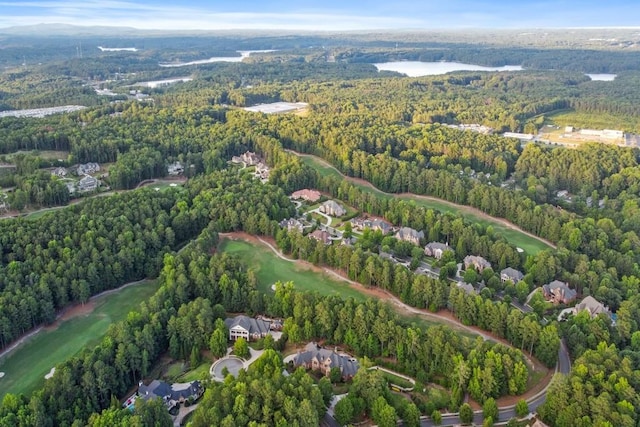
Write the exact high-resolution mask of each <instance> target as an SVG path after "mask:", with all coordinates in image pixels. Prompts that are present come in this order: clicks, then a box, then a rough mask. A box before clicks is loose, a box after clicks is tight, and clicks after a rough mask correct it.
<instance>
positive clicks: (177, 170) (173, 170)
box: [167, 162, 184, 176]
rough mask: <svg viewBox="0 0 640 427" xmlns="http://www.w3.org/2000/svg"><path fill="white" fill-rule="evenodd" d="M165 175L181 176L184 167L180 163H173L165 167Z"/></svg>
mask: <svg viewBox="0 0 640 427" xmlns="http://www.w3.org/2000/svg"><path fill="white" fill-rule="evenodd" d="M167 173H168V174H169V175H172V176H175V175H182V174H183V173H184V166H182V164H181V163H180V162H173V163H171V164H170V165H169V166H167Z"/></svg>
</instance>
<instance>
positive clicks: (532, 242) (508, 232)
mask: <svg viewBox="0 0 640 427" xmlns="http://www.w3.org/2000/svg"><path fill="white" fill-rule="evenodd" d="M301 159H302V161H303V162H305V163H306V164H308V165H310V166H312V167H313V168H314V169H316V170H317V171H318V172H319V173H320V174H321V175H323V176H326V175H332V176H335V177H338V178H341V175H340V174H339V173H338V172H337V171H336V170H335V169H333V168H330V167H328V166H325V165H324V164H322V163H321V162H320V161H318V159H316V158H313V157H309V156H302V157H301ZM351 183H352V184H353V185H355V186H356V187H358V188H360V189H361V190H363V191H366V192H369V193H373V194H375V195H376V196H378V197H383V198H387V199H389V198H391V197H396V198H401V199H403V200H410V201H413V202H415V204H416V205H418V206H423V207H425V208H428V209H434V210H438V211H441V212H450V213H453V214H458V213H460V214H461V215H462V217H463V218H464V219H465V220H467V221H469V222H476V223H479V224H483V225H484V226H489V225H491V226H492V227H493V230H494V232H495V233H496V234H500V235H502V236H503V237H504V238H505V239H507V241H508V242H509V243H511V244H513V245H515V246H516V247H519V248H522V249H524V251H525V252H526V253H527V254H528V255H535V254H537V253H538V252H540V251H543V250H545V249H549V246H548V245H546V244H545V243H543V242H541V241H539V240H538V239H534V238H533V237H530V236H527V235H526V234H524V233H521V232H519V231H517V230H513V229H511V228H508V227H506V226H504V225H502V224H501V223H500V222H498V221H491V220H489V219H486V218H484V217H479V216H477V215H475V214H474V213H473V212H465V211H460V210H459V209H458V208H457V207H455V206H452V205H450V204H448V203H445V202H440V201H438V200H425V199H422V198H419V197H412V196H407V195H403V196H399V195H390V194H385V193H383V192H382V191H380V190H377V189H374V188H371V187H369V186H366V185H363V184H360V183H357V182H353V181H352V182H351Z"/></svg>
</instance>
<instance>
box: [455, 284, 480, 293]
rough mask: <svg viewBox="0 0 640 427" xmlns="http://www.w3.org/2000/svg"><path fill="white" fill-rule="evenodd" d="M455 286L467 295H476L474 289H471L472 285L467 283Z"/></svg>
mask: <svg viewBox="0 0 640 427" xmlns="http://www.w3.org/2000/svg"><path fill="white" fill-rule="evenodd" d="M456 286H457V287H458V288H460V289H462V290H463V291H465V292H466V293H467V294H469V295H472V294H475V293H476V288H474V287H473V285H472V284H470V283H467V282H458V283H456Z"/></svg>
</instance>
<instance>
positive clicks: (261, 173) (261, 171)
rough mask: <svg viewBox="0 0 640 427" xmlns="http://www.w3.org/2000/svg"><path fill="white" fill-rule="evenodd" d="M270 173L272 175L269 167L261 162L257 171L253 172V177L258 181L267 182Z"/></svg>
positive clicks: (257, 166)
mask: <svg viewBox="0 0 640 427" xmlns="http://www.w3.org/2000/svg"><path fill="white" fill-rule="evenodd" d="M269 173H270V169H269V166H267V165H265V164H264V163H262V162H259V163H258V164H257V165H256V170H255V171H254V172H253V175H254V176H255V177H256V178H258V179H261V180H263V181H266V180H268V179H269Z"/></svg>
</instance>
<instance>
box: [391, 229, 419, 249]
mask: <svg viewBox="0 0 640 427" xmlns="http://www.w3.org/2000/svg"><path fill="white" fill-rule="evenodd" d="M394 237H395V238H396V239H398V240H403V241H405V242H409V243H413V244H414V245H420V239H424V231H416V230H414V229H413V228H409V227H402V228H401V229H400V230H398V231H397V232H396V234H395V235H394Z"/></svg>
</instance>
